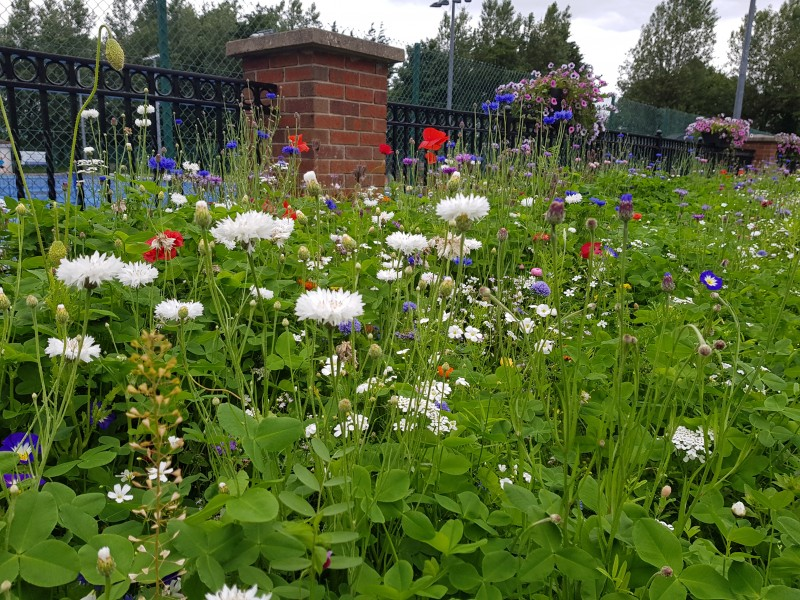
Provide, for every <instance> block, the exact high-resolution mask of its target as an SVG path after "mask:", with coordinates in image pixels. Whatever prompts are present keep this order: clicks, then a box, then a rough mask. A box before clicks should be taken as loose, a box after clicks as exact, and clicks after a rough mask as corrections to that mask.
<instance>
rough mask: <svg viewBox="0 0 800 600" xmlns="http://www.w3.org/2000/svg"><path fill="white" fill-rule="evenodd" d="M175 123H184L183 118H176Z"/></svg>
mask: <svg viewBox="0 0 800 600" xmlns="http://www.w3.org/2000/svg"><path fill="white" fill-rule="evenodd" d="M175 125H183V119H175Z"/></svg>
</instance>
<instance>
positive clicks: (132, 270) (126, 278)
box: [117, 261, 158, 288]
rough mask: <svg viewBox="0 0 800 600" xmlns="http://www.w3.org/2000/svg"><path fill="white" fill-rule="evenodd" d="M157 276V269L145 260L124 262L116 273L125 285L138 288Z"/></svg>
mask: <svg viewBox="0 0 800 600" xmlns="http://www.w3.org/2000/svg"><path fill="white" fill-rule="evenodd" d="M157 277H158V269H156V268H155V267H154V266H152V265H149V264H147V263H146V262H141V261H139V262H135V263H126V264H123V265H122V268H121V269H120V271H119V274H118V275H117V279H119V281H120V283H121V284H122V285H124V286H125V287H129V288H138V287H142V286H143V285H148V284H150V283H153V282H154V281H155V280H156V278H157Z"/></svg>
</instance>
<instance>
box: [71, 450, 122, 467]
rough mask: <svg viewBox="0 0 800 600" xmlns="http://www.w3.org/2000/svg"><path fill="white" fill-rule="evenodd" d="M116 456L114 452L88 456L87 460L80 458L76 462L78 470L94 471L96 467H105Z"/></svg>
mask: <svg viewBox="0 0 800 600" xmlns="http://www.w3.org/2000/svg"><path fill="white" fill-rule="evenodd" d="M115 458H117V455H116V454H115V453H114V452H108V451H104V452H97V453H94V454H92V455H91V456H89V457H88V458H85V459H84V458H82V459H81V460H80V461H79V462H78V468H79V469H87V470H88V469H95V468H97V467H102V466H103V465H107V464H108V463H110V462H112V461H113V460H114V459H115Z"/></svg>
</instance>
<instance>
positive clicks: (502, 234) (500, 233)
mask: <svg viewBox="0 0 800 600" xmlns="http://www.w3.org/2000/svg"><path fill="white" fill-rule="evenodd" d="M507 239H508V229H506V228H505V227H501V228H500V229H498V230H497V240H498V241H500V242H505V241H506V240H507Z"/></svg>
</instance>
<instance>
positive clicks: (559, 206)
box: [544, 200, 564, 225]
mask: <svg viewBox="0 0 800 600" xmlns="http://www.w3.org/2000/svg"><path fill="white" fill-rule="evenodd" d="M544 220H545V221H546V222H547V223H550V225H558V224H560V223H563V222H564V203H563V202H558V201H555V200H554V201H553V202H551V203H550V206H549V207H548V209H547V212H546V213H544Z"/></svg>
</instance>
